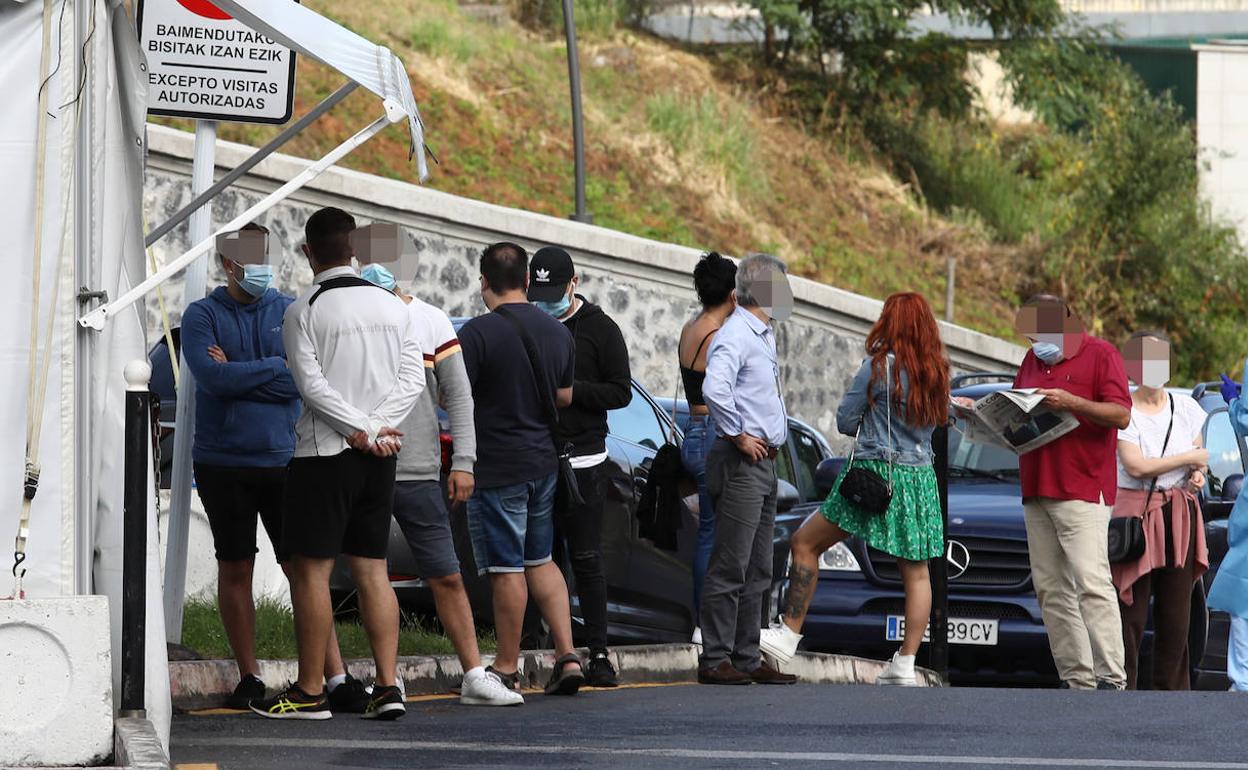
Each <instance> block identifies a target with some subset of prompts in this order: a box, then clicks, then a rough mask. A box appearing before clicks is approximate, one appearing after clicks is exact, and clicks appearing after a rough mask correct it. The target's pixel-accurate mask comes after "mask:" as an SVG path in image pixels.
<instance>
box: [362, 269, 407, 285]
mask: <svg viewBox="0 0 1248 770" xmlns="http://www.w3.org/2000/svg"><path fill="white" fill-rule="evenodd" d="M360 277H361V278H363V279H364V280H366V281H368V282H369V283H375V284H377V285H378V286H380V287H381V288H383V289H385V290H387V291H394V287H395V286H398V285H399V282H398V281H396V280H395V279H394V274H393V273H391V272H390V271H389V270H387V269H386V268H385V267H383V266H382V265H377V264H371V265H365V266H364V269H363V270H361V271H360Z"/></svg>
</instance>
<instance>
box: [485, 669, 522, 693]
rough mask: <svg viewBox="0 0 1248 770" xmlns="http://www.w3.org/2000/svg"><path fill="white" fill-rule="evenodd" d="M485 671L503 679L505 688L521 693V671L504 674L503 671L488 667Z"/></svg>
mask: <svg viewBox="0 0 1248 770" xmlns="http://www.w3.org/2000/svg"><path fill="white" fill-rule="evenodd" d="M485 670H486V671H488V672H489V673H491V674H493V675H494V676H497V677H498V678H499V679H501V680H502V681H503V686H504V687H506V688H507V689H508V690H513V691H515V692H520V672H519V671H512V672H511V673H510V674H504V673H503V672H502V671H499V670H498V669H496V668H494V667H493V666H486V667H485Z"/></svg>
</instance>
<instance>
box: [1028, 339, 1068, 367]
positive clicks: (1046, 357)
mask: <svg viewBox="0 0 1248 770" xmlns="http://www.w3.org/2000/svg"><path fill="white" fill-rule="evenodd" d="M1031 352H1033V353H1035V354H1036V358H1038V359H1040V360H1041V361H1043V362H1045V363H1046V364H1048V365H1049V366H1052V365H1053V364H1056V363H1057V362H1058V361H1061V360H1062V346H1061V345H1056V344H1054V343H1052V342H1033V343H1031Z"/></svg>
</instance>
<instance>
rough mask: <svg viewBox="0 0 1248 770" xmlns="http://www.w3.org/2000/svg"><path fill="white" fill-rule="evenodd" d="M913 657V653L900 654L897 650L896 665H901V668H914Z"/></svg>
mask: <svg viewBox="0 0 1248 770" xmlns="http://www.w3.org/2000/svg"><path fill="white" fill-rule="evenodd" d="M914 657H915V656H913V655H902V654H901V653H900V652H899V653H897V665H898V666H900V667H902V668H903V669H913V668H914Z"/></svg>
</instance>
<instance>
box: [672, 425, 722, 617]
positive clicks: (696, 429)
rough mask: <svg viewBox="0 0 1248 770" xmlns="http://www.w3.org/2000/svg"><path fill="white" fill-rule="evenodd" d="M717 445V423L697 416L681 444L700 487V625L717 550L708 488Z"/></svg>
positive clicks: (696, 577)
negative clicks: (709, 456)
mask: <svg viewBox="0 0 1248 770" xmlns="http://www.w3.org/2000/svg"><path fill="white" fill-rule="evenodd" d="M713 443H715V420H714V419H712V418H711V416H710V415H695V416H694V417H693V418H692V419H690V421H689V428H688V429H687V430H686V431H685V441H684V443H683V444H681V445H680V460H681V463H682V464H683V465H684V466H685V473H688V474H689V475H690V476H692V477H693V480H694V481H695V482H697V485H698V545H697V548H696V549H695V550H694V553H693V618H694V621H693V623H694V625H697V624H698V615H699V613H700V612H701V611H702V583H703V581H704V580H705V579H706V566H707V564H709V563H710V561H711V549H713V548H714V547H715V507H714V505H713V504H712V503H711V495H710V493H709V492H708V491H707V489H706V455H707V453H708V452H710V451H711V444H713Z"/></svg>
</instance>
